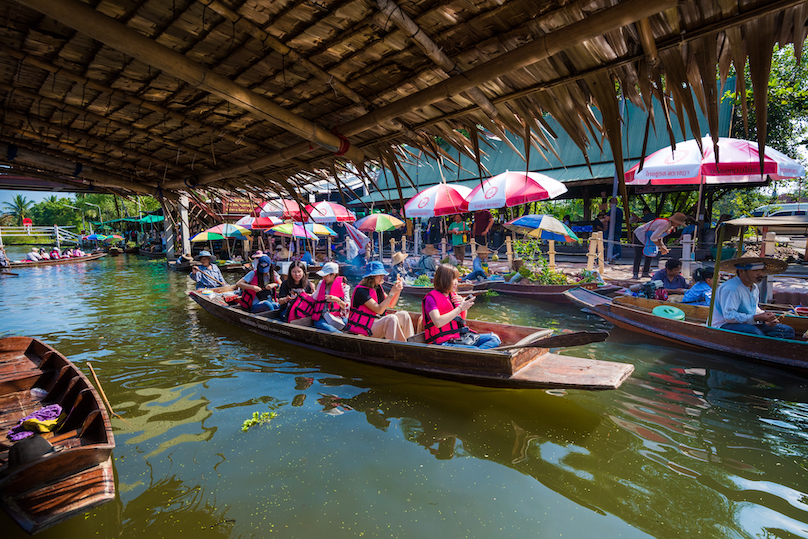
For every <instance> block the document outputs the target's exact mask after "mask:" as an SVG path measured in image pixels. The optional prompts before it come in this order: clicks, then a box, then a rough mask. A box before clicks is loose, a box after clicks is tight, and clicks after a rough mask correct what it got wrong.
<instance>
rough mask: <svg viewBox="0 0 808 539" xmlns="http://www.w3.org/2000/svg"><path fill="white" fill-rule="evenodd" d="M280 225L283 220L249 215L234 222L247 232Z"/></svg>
mask: <svg viewBox="0 0 808 539" xmlns="http://www.w3.org/2000/svg"><path fill="white" fill-rule="evenodd" d="M281 223H283V219H278V218H277V217H250V216H249V215H245V216H244V217H242V218H241V219H239V220H238V221H236V224H237V225H239V226H243V227H244V228H246V229H247V230H252V229H261V228H272V227H273V226H275V225H279V224H281Z"/></svg>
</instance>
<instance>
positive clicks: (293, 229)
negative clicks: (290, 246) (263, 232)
mask: <svg viewBox="0 0 808 539" xmlns="http://www.w3.org/2000/svg"><path fill="white" fill-rule="evenodd" d="M269 231H270V232H272V233H273V234H275V235H276V236H283V237H286V238H299V239H307V240H315V241H317V240H319V239H320V238H318V237H317V236H316V235H315V234H313V233H312V232H309V231H308V230H306V228H305V227H304V226H303V225H301V224H298V223H284V224H282V225H275V226H273V227H272V228H270V229H269Z"/></svg>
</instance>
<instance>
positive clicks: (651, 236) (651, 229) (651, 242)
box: [634, 213, 687, 279]
mask: <svg viewBox="0 0 808 539" xmlns="http://www.w3.org/2000/svg"><path fill="white" fill-rule="evenodd" d="M685 224H687V216H686V215H685V214H684V213H674V214H673V215H671V216H670V217H668V218H660V219H654V220H653V221H649V222H647V223H645V224H643V225H642V226H640V227H638V228H637V229H636V230H635V231H634V241H635V246H634V278H635V279H639V278H640V276H639V272H640V263H641V262H642V259H643V257H645V264H644V265H643V270H642V276H643V278H644V279H647V278H650V277H651V260H652V259H653V258H654V257H655V256H656V255H657V254H658V253H659V254H663V255H666V254H668V248H667V247H665V241H664V239H665V236H667V235H668V234H670V233H671V232H673V231H674V230H675V229H676V227H678V226H685Z"/></svg>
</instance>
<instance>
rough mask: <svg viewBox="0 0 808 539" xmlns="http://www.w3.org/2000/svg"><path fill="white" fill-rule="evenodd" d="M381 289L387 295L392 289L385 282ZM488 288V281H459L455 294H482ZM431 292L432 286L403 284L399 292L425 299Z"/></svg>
mask: <svg viewBox="0 0 808 539" xmlns="http://www.w3.org/2000/svg"><path fill="white" fill-rule="evenodd" d="M383 287H384V291H385V292H387V293H388V294H389V293H390V290H391V289H392V288H393V283H389V282H385V283H384V284H383ZM490 287H491V282H490V281H480V282H476V283H472V282H462V281H461V282H459V283H458V284H457V293H458V294H460V295H461V296H462V295H463V294H468V293H471V292H482V291H485V290H488V289H489V288H490ZM432 290H433V287H432V285H429V286H415V285H411V284H405V285H404V288H403V289H402V290H401V293H402V294H408V295H410V296H416V297H419V298H423V297H426V295H427V294H429V293H430V292H431V291H432Z"/></svg>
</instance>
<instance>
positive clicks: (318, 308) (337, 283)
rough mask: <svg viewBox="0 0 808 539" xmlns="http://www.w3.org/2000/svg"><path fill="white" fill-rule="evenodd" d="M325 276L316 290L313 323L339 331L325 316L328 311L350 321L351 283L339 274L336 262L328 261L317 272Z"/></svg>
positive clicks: (332, 331)
mask: <svg viewBox="0 0 808 539" xmlns="http://www.w3.org/2000/svg"><path fill="white" fill-rule="evenodd" d="M317 275H319V276H320V277H322V278H323V280H322V281H320V282H319V283H318V284H317V288H316V289H315V290H314V300H315V302H316V303H315V304H314V313H313V314H312V315H311V325H313V326H314V327H316V328H318V329H324V330H326V331H330V332H331V333H336V332H338V331H339V329H337V328H336V327H334V326H333V325H331V324H329V323H328V322H327V321H326V319H325V317H324V316H323V315H324V314H325V313H326V312H329V313H331V315H332V316H336V317H337V318H340V319H342V323H343V324H346V323H347V322H348V312H349V310H350V307H351V303H350V300H351V285H349V284H348V281H346V280H345V278H344V277H342V276H340V275H339V266H338V265H337V264H336V263H335V262H326V263H325V264H323V269H321V270H320V271H318V272H317Z"/></svg>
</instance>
